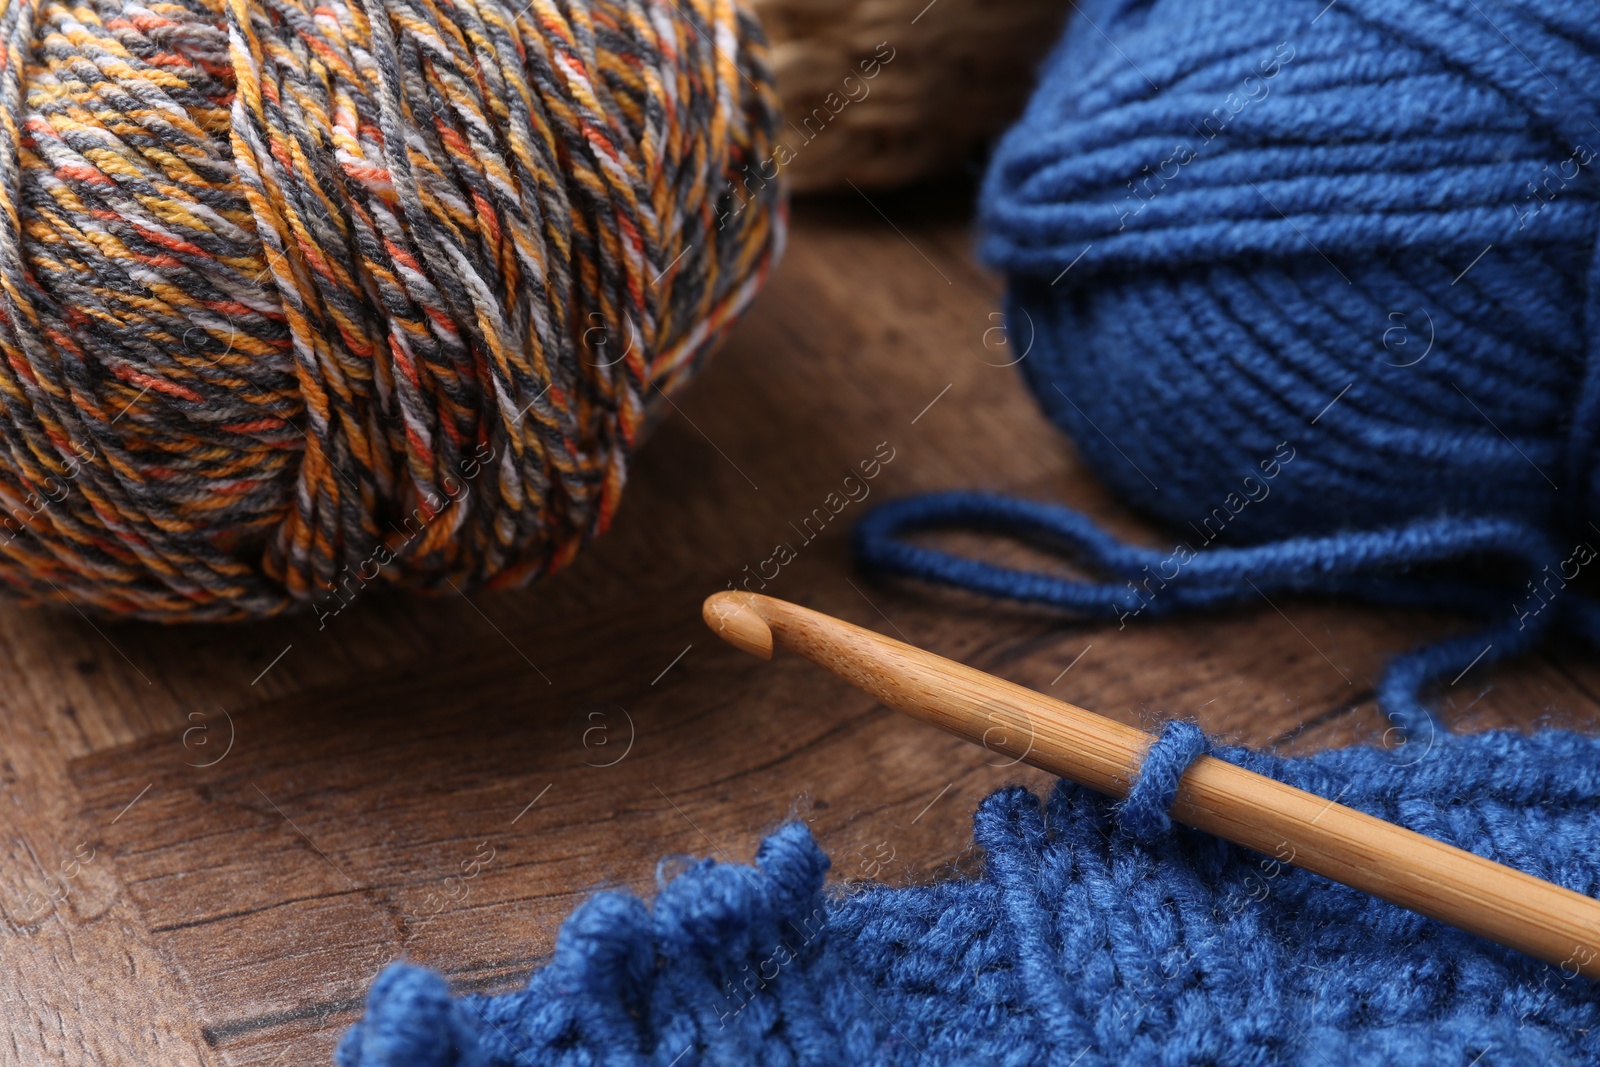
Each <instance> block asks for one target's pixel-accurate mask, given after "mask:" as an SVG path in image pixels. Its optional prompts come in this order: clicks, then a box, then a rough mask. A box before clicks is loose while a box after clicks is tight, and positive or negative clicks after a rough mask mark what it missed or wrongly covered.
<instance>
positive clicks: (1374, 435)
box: [860, 0, 1600, 718]
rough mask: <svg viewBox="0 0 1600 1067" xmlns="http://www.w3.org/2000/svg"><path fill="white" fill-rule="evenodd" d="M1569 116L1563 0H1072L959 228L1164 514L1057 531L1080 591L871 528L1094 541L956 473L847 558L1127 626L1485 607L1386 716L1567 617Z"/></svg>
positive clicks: (1571, 97) (1576, 392)
mask: <svg viewBox="0 0 1600 1067" xmlns="http://www.w3.org/2000/svg"><path fill="white" fill-rule="evenodd" d="M1597 123H1600V24H1597V23H1596V22H1595V20H1594V19H1593V18H1591V17H1589V13H1588V12H1586V11H1580V10H1578V9H1576V8H1573V7H1572V6H1570V5H1568V4H1566V3H1563V2H1560V0H1405V2H1401V3H1396V2H1394V0H1339V2H1338V3H1335V4H1328V3H1327V2H1326V0H1286V2H1281V3H1258V2H1250V3H1238V2H1236V0H1153V2H1139V3H1134V2H1125V0H1085V2H1084V3H1082V4H1080V5H1079V11H1078V13H1077V14H1076V15H1074V16H1073V17H1072V19H1071V20H1070V22H1069V28H1068V31H1067V33H1066V36H1065V38H1064V40H1063V41H1062V42H1061V44H1060V46H1059V47H1058V49H1057V50H1056V52H1055V53H1054V54H1053V56H1052V58H1051V59H1050V61H1049V62H1048V63H1047V65H1046V67H1045V69H1044V71H1043V73H1042V76H1041V81H1040V85H1039V88H1038V91H1037V93H1036V94H1035V96H1034V98H1033V100H1032V101H1031V103H1030V105H1029V107H1028V110H1027V112H1026V114H1025V115H1024V116H1023V117H1022V119H1021V120H1020V121H1019V122H1018V124H1017V125H1016V126H1015V127H1014V128H1013V129H1012V130H1011V131H1010V132H1009V133H1008V134H1007V135H1006V136H1005V138H1004V139H1003V140H1002V141H1001V142H1000V144H999V146H998V148H997V149H996V152H995V155H994V158H993V160H992V163H991V167H990V170H989V172H988V175H987V178H986V181H985V184H984V187H983V192H982V198H981V207H980V210H981V217H982V226H983V230H984V234H985V237H984V241H983V246H982V248H983V254H984V255H985V257H986V258H987V259H988V260H989V262H991V263H993V264H994V265H996V266H998V267H1000V268H1002V269H1003V270H1004V271H1005V272H1006V274H1007V275H1008V278H1009V283H1010V285H1009V299H1008V308H1007V324H1006V325H1007V330H1008V334H1009V340H1010V342H1011V344H1012V345H1013V351H1015V352H1017V353H1018V354H1019V355H1020V357H1021V361H1020V369H1021V370H1022V371H1023V372H1024V374H1025V375H1026V377H1027V380H1028V383H1029V384H1030V386H1031V388H1032V389H1033V391H1034V392H1035V393H1036V394H1037V396H1038V397H1039V400H1040V402H1041V404H1042V405H1043V407H1044V409H1045V411H1046V412H1047V413H1048V414H1049V415H1050V417H1051V418H1052V419H1053V420H1054V421H1055V422H1057V423H1058V424H1059V425H1061V426H1062V427H1063V428H1065V429H1066V430H1067V432H1068V433H1069V434H1070V435H1071V437H1072V439H1073V441H1074V442H1075V443H1076V445H1077V448H1078V451H1079V453H1080V454H1081V455H1082V457H1083V458H1084V459H1085V460H1086V461H1087V463H1088V465H1089V466H1090V467H1091V468H1092V469H1093V470H1094V471H1095V472H1096V474H1097V475H1098V476H1099V477H1100V478H1101V479H1102V480H1103V481H1104V482H1105V483H1106V484H1107V485H1108V486H1109V487H1110V488H1111V489H1112V490H1113V491H1114V492H1115V493H1116V494H1117V495H1118V496H1119V497H1120V498H1121V499H1123V500H1124V501H1126V502H1128V503H1129V504H1130V505H1132V506H1133V507H1134V508H1136V509H1138V510H1140V511H1142V512H1143V513H1144V514H1146V515H1147V516H1150V517H1153V518H1154V519H1156V520H1157V521H1158V523H1159V524H1160V525H1161V526H1162V527H1163V529H1164V530H1165V531H1166V532H1168V533H1170V534H1171V535H1173V540H1164V542H1163V543H1162V544H1161V545H1160V546H1159V550H1158V551H1155V552H1152V553H1148V554H1146V555H1144V556H1138V555H1136V554H1128V553H1122V554H1120V555H1119V554H1118V553H1119V551H1120V549H1118V548H1115V547H1112V546H1110V543H1109V542H1106V541H1104V540H1103V539H1102V540H1101V541H1099V542H1097V546H1098V547H1096V546H1090V547H1089V548H1087V549H1085V550H1084V551H1085V553H1086V555H1087V556H1088V558H1089V560H1090V561H1091V562H1092V563H1093V564H1095V565H1096V566H1097V567H1099V568H1100V569H1101V570H1102V571H1103V572H1109V580H1108V581H1107V582H1106V583H1105V584H1104V585H1103V586H1101V587H1099V589H1098V592H1099V593H1102V594H1104V595H1102V596H1100V597H1099V598H1098V599H1094V598H1093V597H1090V596H1089V595H1088V592H1087V590H1086V589H1084V588H1083V587H1081V586H1080V587H1077V588H1075V589H1067V588H1066V587H1065V586H1064V585H1063V584H1062V583H1059V582H1057V583H1052V582H1049V581H1047V580H1044V579H1043V578H1042V576H1027V578H1028V581H1025V580H1024V578H1022V577H1019V576H1018V575H1017V574H1016V573H1015V572H1013V573H1012V574H1011V575H1010V577H1009V578H1007V579H1005V580H1002V579H1001V577H1000V576H999V575H998V574H997V572H995V571H994V570H991V571H990V572H988V573H985V574H977V573H975V572H973V571H972V570H970V569H969V570H966V571H963V570H962V569H961V566H960V564H959V563H958V562H956V561H953V560H951V559H950V558H948V557H942V558H935V557H934V556H933V555H928V554H923V555H920V556H919V555H916V554H915V553H912V552H909V551H904V549H906V548H907V547H908V546H906V545H904V544H901V543H891V542H892V539H893V538H895V537H897V536H898V535H900V534H903V533H907V532H910V531H912V530H915V529H927V528H931V527H937V526H952V525H966V526H971V525H980V526H987V527H989V528H991V529H999V530H1002V531H1010V532H1016V533H1026V534H1027V535H1028V536H1038V537H1046V538H1052V539H1058V540H1059V539H1062V538H1065V539H1066V540H1068V541H1070V542H1072V543H1074V544H1079V543H1080V542H1083V541H1084V540H1085V539H1088V540H1090V541H1094V540H1095V539H1096V538H1097V537H1100V536H1101V535H1099V533H1098V531H1092V532H1091V531H1090V530H1089V528H1088V527H1086V526H1085V525H1084V523H1083V522H1082V521H1080V519H1081V517H1079V516H1076V515H1075V514H1067V513H1066V512H1065V509H1055V510H1054V511H1049V512H1047V511H1042V510H1034V511H1027V509H1026V507H1025V506H1023V505H1016V506H1013V503H1008V502H1003V501H996V500H981V499H978V498H974V497H971V496H967V497H962V498H954V497H952V498H945V499H943V500H940V501H935V500H932V499H925V500H923V501H920V502H919V503H918V504H916V505H914V506H913V505H908V506H907V509H906V510H891V511H889V512H886V513H883V514H880V515H878V516H875V517H874V520H873V521H874V522H875V523H876V525H874V526H873V527H872V528H871V529H869V530H866V531H863V532H862V539H861V541H860V545H861V548H862V555H863V558H864V559H865V560H866V561H867V563H868V565H869V566H870V567H874V568H876V569H881V570H884V571H887V572H892V573H900V574H909V575H914V576H918V577H923V578H929V579H933V580H938V581H946V582H951V583H953V584H959V585H964V586H967V587H969V588H982V589H984V590H985V591H988V592H991V593H998V594H1000V595H1007V596H1019V597H1021V598H1023V599H1035V600H1042V601H1044V602H1049V603H1056V604H1059V605H1060V606H1064V607H1073V608H1077V609H1079V610H1093V611H1098V612H1100V613H1102V614H1109V615H1115V616H1119V617H1122V618H1124V619H1128V618H1133V617H1136V616H1153V615H1157V614H1161V613H1163V612H1167V611H1174V610H1178V609H1180V608H1185V607H1197V606H1208V605H1215V604H1221V603H1223V602H1226V601H1248V602H1254V603H1257V604H1259V603H1260V598H1261V595H1262V594H1268V595H1270V594H1272V593H1273V592H1274V591H1275V590H1280V591H1287V592H1294V591H1302V592H1305V591H1310V592H1325V593H1339V594H1351V595H1361V596H1366V597H1369V598H1372V599H1379V600H1390V601H1399V602H1404V603H1411V604H1421V605H1428V606H1435V607H1448V608H1452V609H1464V610H1468V611H1471V612H1472V613H1474V614H1476V615H1478V616H1480V617H1482V618H1484V619H1485V620H1487V621H1488V622H1489V623H1490V624H1491V629H1489V630H1486V631H1485V632H1484V633H1483V634H1481V635H1472V636H1471V637H1469V638H1462V639H1461V640H1459V641H1456V642H1454V643H1453V644H1450V645H1449V646H1448V647H1445V646H1438V647H1435V648H1432V649H1429V650H1426V652H1425V654H1419V657H1417V658H1413V659H1410V660H1407V661H1405V662H1402V663H1400V664H1398V665H1397V668H1396V670H1395V671H1392V672H1391V676H1390V678H1389V679H1388V680H1387V681H1386V683H1385V685H1384V695H1385V696H1386V697H1387V698H1388V699H1387V700H1386V704H1387V705H1388V706H1389V708H1390V710H1392V711H1395V710H1398V711H1401V712H1417V711H1419V707H1418V704H1417V700H1416V697H1415V692H1416V689H1417V687H1418V686H1419V685H1421V684H1422V682H1423V681H1425V680H1427V679H1428V678H1437V677H1441V676H1442V677H1445V678H1449V677H1452V676H1454V675H1455V674H1457V673H1459V672H1460V671H1462V670H1463V669H1464V668H1466V667H1467V666H1468V665H1469V664H1471V663H1472V662H1474V661H1475V658H1476V657H1478V656H1480V655H1483V656H1484V658H1483V660H1482V663H1484V664H1487V663H1489V662H1492V661H1494V660H1495V659H1499V658H1501V657H1503V656H1506V655H1510V654H1512V653H1514V652H1517V651H1519V650H1521V649H1525V648H1528V647H1531V646H1532V645H1533V644H1535V643H1537V642H1538V641H1539V640H1540V639H1541V638H1542V637H1543V636H1545V635H1546V634H1547V633H1549V632H1550V631H1551V630H1552V629H1554V630H1559V631H1561V632H1566V633H1576V634H1579V635H1580V636H1582V637H1584V638H1587V639H1589V640H1590V641H1593V640H1595V639H1596V638H1597V637H1600V611H1597V609H1596V606H1595V604H1594V603H1593V601H1592V600H1590V599H1589V598H1587V597H1585V596H1582V595H1580V594H1579V593H1578V592H1577V591H1576V590H1575V589H1570V588H1568V587H1569V586H1570V585H1572V583H1573V582H1574V581H1576V580H1578V579H1579V575H1580V573H1581V572H1582V571H1583V570H1584V568H1585V567H1586V566H1587V565H1588V564H1589V563H1590V562H1592V561H1593V560H1594V559H1595V558H1596V556H1597V552H1596V549H1597V547H1600V526H1597V525H1596V523H1597V522H1600V495H1597V494H1600V454H1597V443H1600V442H1597V436H1596V434H1597V431H1600V258H1597V255H1596V236H1597V232H1600V178H1597V176H1596V171H1597V169H1600V125H1597ZM889 507H890V508H891V509H893V508H894V505H890V506H889ZM1243 546H1257V550H1255V551H1249V550H1246V549H1245V548H1244V547H1243ZM1101 549H1104V550H1103V551H1102V550H1101ZM1029 581H1031V582H1032V584H1031V585H1030V584H1029ZM1252 583H1253V584H1252ZM1580 584H1581V583H1580ZM1090 600H1093V601H1094V603H1093V604H1092V605H1091V604H1089V601H1090ZM1486 645H1492V648H1491V649H1490V650H1489V651H1488V652H1487V653H1485V646H1486ZM1416 717H1417V716H1416V715H1413V716H1412V718H1416Z"/></svg>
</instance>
